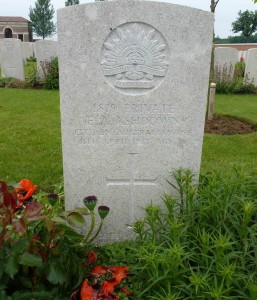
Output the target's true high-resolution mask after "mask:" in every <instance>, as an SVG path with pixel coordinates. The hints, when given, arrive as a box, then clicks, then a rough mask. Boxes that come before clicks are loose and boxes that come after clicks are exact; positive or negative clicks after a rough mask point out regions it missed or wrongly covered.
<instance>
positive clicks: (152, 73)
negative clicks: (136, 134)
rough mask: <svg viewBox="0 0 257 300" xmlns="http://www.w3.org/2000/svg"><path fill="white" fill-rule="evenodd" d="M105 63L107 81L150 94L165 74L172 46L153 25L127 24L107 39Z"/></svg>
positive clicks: (122, 90) (126, 88)
mask: <svg viewBox="0 0 257 300" xmlns="http://www.w3.org/2000/svg"><path fill="white" fill-rule="evenodd" d="M101 64H102V69H103V73H104V75H105V76H106V78H107V80H108V81H109V82H110V84H111V85H112V86H114V87H115V88H117V89H118V90H119V91H121V92H123V93H126V94H140V93H146V92H149V91H151V90H152V89H154V88H155V87H156V86H158V85H159V84H160V82H161V81H162V79H163V78H164V77H165V75H166V72H167V69H168V65H169V49H168V46H167V43H166V41H165V39H164V38H163V36H162V35H161V33H160V32H159V31H158V30H156V29H155V28H153V27H152V26H150V25H147V24H145V23H139V22H137V23H126V24H123V25H121V26H119V27H117V28H116V29H114V30H112V32H111V33H110V34H109V36H108V37H107V38H106V40H105V42H104V44H103V48H102V61H101Z"/></svg>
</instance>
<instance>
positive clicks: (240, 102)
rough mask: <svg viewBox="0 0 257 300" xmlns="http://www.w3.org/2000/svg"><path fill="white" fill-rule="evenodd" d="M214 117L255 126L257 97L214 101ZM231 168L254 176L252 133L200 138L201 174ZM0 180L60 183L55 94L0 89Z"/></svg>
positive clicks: (256, 150)
mask: <svg viewBox="0 0 257 300" xmlns="http://www.w3.org/2000/svg"><path fill="white" fill-rule="evenodd" d="M215 112H216V113H222V114H225V115H231V116H237V117H239V118H243V119H247V120H249V121H251V122H252V123H256V124H257V96H256V95H251V96H248V95H246V96H234V95H217V97H216V103H215ZM233 166H236V167H242V168H244V170H245V171H247V172H250V173H252V172H256V173H257V132H256V133H252V134H248V135H234V136H218V135H209V134H208V135H205V137H204V147H203V158H202V166H201V170H202V171H212V170H215V169H219V170H221V171H228V170H230V169H231V168H232V167H233ZM0 178H1V179H2V180H6V181H8V182H10V181H19V180H20V179H21V178H28V179H30V180H32V181H33V182H34V183H35V184H38V185H40V187H42V188H44V189H47V190H50V189H51V186H52V185H55V184H59V183H60V182H62V155H61V130H60V111H59V92H58V91H48V90H29V89H26V90H19V89H0Z"/></svg>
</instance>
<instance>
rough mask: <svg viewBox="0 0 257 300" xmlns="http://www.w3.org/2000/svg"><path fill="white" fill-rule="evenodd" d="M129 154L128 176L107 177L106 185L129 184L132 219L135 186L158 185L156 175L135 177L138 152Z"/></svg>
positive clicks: (131, 217) (131, 216) (131, 215)
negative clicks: (143, 177) (153, 176)
mask: <svg viewBox="0 0 257 300" xmlns="http://www.w3.org/2000/svg"><path fill="white" fill-rule="evenodd" d="M128 154H129V155H130V156H129V178H126V179H109V178H106V179H107V186H129V187H130V189H129V190H130V201H131V202H130V205H129V207H130V221H131V222H133V221H134V215H135V214H134V212H135V191H134V187H135V186H156V187H157V185H158V183H157V182H156V181H157V177H155V178H154V179H138V178H135V160H136V156H137V155H138V153H128Z"/></svg>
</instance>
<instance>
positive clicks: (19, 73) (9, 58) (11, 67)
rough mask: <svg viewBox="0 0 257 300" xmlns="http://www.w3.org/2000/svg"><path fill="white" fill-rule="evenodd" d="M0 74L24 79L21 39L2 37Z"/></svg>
mask: <svg viewBox="0 0 257 300" xmlns="http://www.w3.org/2000/svg"><path fill="white" fill-rule="evenodd" d="M0 64H1V76H3V77H14V78H17V79H20V80H24V69H23V58H22V50H21V41H20V40H18V39H2V40H1V52H0Z"/></svg>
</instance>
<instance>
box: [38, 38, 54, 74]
mask: <svg viewBox="0 0 257 300" xmlns="http://www.w3.org/2000/svg"><path fill="white" fill-rule="evenodd" d="M34 51H35V57H36V59H37V69H38V72H39V75H40V76H41V77H44V68H42V64H44V63H45V62H49V61H51V59H52V58H54V57H58V42H57V41H48V40H39V41H36V42H35V43H34Z"/></svg>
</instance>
